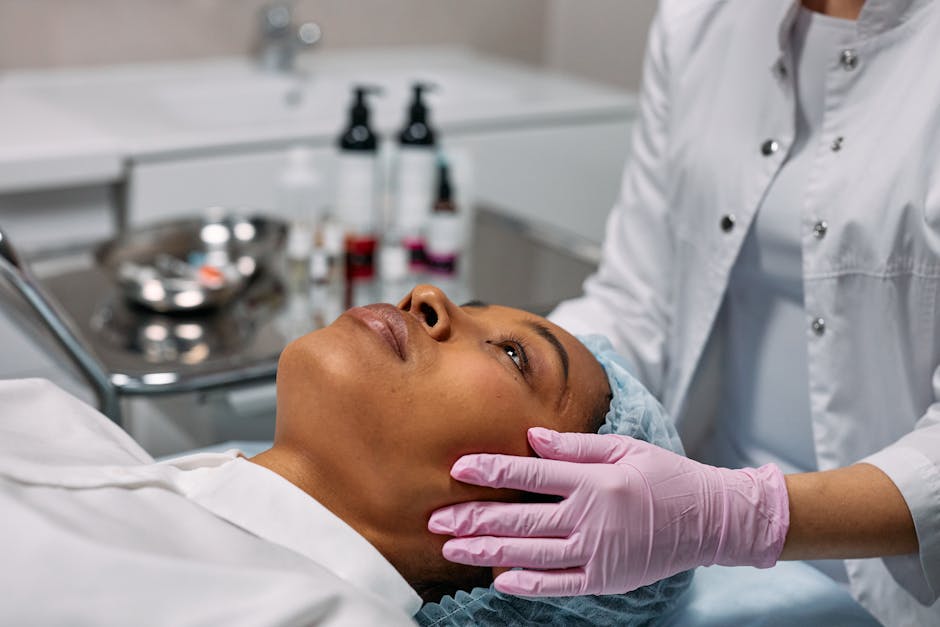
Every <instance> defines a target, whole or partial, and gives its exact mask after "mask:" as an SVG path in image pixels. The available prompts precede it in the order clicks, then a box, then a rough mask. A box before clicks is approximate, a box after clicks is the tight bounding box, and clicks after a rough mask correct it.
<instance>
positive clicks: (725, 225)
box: [721, 213, 734, 233]
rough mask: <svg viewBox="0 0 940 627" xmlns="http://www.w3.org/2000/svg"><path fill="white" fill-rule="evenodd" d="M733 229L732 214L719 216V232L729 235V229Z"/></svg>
mask: <svg viewBox="0 0 940 627" xmlns="http://www.w3.org/2000/svg"><path fill="white" fill-rule="evenodd" d="M733 228H734V214H733V213H726V214H725V215H723V216H721V230H722V231H724V232H725V233H730V232H731V229H733Z"/></svg>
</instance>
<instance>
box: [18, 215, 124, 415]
mask: <svg viewBox="0 0 940 627" xmlns="http://www.w3.org/2000/svg"><path fill="white" fill-rule="evenodd" d="M0 274H2V275H4V276H5V277H6V278H7V280H8V281H9V282H10V283H11V284H12V285H13V287H14V288H15V289H16V291H17V292H18V293H19V294H20V296H22V297H23V299H24V300H25V301H26V302H27V303H28V304H29V306H30V307H31V308H32V309H33V311H35V312H36V314H37V315H38V316H39V319H40V320H41V321H42V323H43V325H44V326H45V327H46V328H47V329H48V330H49V331H50V332H51V333H52V336H53V337H54V338H55V339H56V340H57V341H58V343H59V345H60V346H61V347H62V349H63V350H64V351H65V352H66V354H67V355H68V356H69V358H71V360H72V362H73V363H74V364H75V365H76V366H77V367H78V369H79V370H80V371H81V372H82V374H84V375H85V377H86V378H87V379H88V382H89V384H90V385H91V387H92V388H93V389H94V391H95V395H96V396H97V397H98V408H99V409H100V410H101V413H103V414H104V415H105V416H107V417H108V418H110V419H111V420H113V421H114V422H116V423H117V424H118V425H120V424H121V404H120V401H119V399H118V395H117V390H116V389H115V388H114V386H113V385H112V384H111V379H110V377H109V376H108V373H107V371H106V370H105V368H104V366H103V365H102V364H101V363H100V362H99V361H98V360H97V359H96V358H95V357H94V355H93V354H92V352H91V351H90V350H89V349H88V348H87V346H86V344H85V343H84V342H83V341H82V340H81V338H80V337H79V335H78V333H76V332H75V330H74V329H72V327H71V326H70V325H69V323H68V322H67V318H66V316H65V315H63V314H62V313H60V312H59V310H58V308H57V307H56V305H55V304H54V302H53V301H52V300H51V299H49V298H48V297H47V296H46V295H45V293H44V292H43V289H42V287H41V286H40V285H39V282H38V281H37V280H36V279H35V278H34V277H33V276H32V274H31V273H30V271H29V268H28V267H27V266H26V264H25V263H24V262H23V258H22V257H20V255H19V254H18V253H17V252H16V249H15V248H14V247H13V244H12V242H10V238H9V236H7V234H6V233H4V232H3V230H2V229H0Z"/></svg>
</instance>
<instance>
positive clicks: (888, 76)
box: [552, 0, 940, 625]
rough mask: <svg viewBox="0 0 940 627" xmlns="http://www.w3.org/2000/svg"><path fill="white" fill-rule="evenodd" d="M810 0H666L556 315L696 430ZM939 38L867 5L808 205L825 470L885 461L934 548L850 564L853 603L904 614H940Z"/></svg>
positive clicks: (900, 7) (922, 13) (815, 372)
mask: <svg viewBox="0 0 940 627" xmlns="http://www.w3.org/2000/svg"><path fill="white" fill-rule="evenodd" d="M797 8H798V5H796V4H793V3H790V2H784V1H776V2H768V1H763V2H755V1H754V0H725V1H720V0H664V1H663V2H661V4H660V8H659V13H658V15H657V17H656V19H655V20H654V24H653V26H652V29H651V32H650V39H649V47H648V51H647V59H646V65H645V72H644V82H643V89H642V97H641V103H640V117H639V120H638V123H637V125H636V127H635V130H634V134H633V138H632V156H631V159H630V161H629V162H628V164H627V167H626V169H625V172H624V178H623V186H622V191H621V195H620V198H619V201H618V203H617V205H616V206H615V208H614V210H613V211H612V213H611V214H610V217H609V219H608V223H607V236H606V240H605V243H604V252H603V260H602V262H601V265H600V268H599V269H598V271H597V273H596V274H595V275H593V276H592V277H590V278H589V279H588V280H587V281H586V283H585V286H584V296H583V297H581V298H578V299H575V300H573V301H569V302H566V303H564V304H562V305H561V306H560V307H559V308H558V309H557V310H556V311H555V313H554V314H553V315H552V318H553V320H554V321H555V322H557V323H559V324H561V325H562V326H564V327H567V328H568V329H569V330H572V331H574V332H578V333H589V332H600V333H604V334H606V335H608V336H610V337H611V339H612V341H613V342H614V344H615V345H616V346H617V348H618V349H619V350H621V351H623V353H624V354H625V355H626V356H627V357H629V358H630V359H631V360H632V361H633V363H634V364H635V365H636V367H637V370H638V372H639V374H640V377H641V379H642V380H643V382H644V383H645V384H646V385H647V386H648V387H649V388H650V389H651V390H652V391H653V392H654V393H655V394H657V395H658V396H659V397H660V399H661V400H662V401H663V403H664V405H665V406H666V408H667V409H668V410H669V411H670V412H671V413H672V414H673V415H674V416H676V419H677V422H678V424H679V427H680V430H681V431H682V432H683V436H684V437H688V438H690V439H691V440H694V439H695V438H696V437H700V436H701V434H702V432H703V429H704V428H705V427H706V426H707V424H706V423H707V421H708V420H709V419H710V417H709V414H710V410H711V409H712V408H711V407H709V406H708V404H707V402H706V400H707V394H702V391H703V390H706V391H707V390H708V389H709V388H710V387H711V388H714V387H715V386H714V385H711V386H709V385H708V384H707V379H708V378H709V377H713V376H714V375H715V374H716V373H717V372H719V370H718V369H716V368H713V367H712V366H711V364H712V363H714V362H712V361H711V360H712V359H713V358H714V357H715V355H716V354H717V351H718V349H720V347H721V344H722V342H721V338H722V336H723V334H725V333H733V332H734V329H725V328H721V325H718V324H716V323H717V322H718V321H720V320H722V317H721V316H719V309H720V306H721V303H722V300H723V295H724V291H725V287H726V284H727V281H728V277H729V272H730V270H731V268H732V265H733V263H734V261H735V258H736V256H737V254H738V250H739V248H740V246H741V243H742V241H743V240H744V236H745V234H746V232H747V230H748V227H749V225H750V223H751V221H752V219H753V217H754V213H755V211H756V209H757V207H758V206H759V205H760V202H761V200H762V198H763V196H764V194H765V192H766V190H767V189H768V186H769V185H770V183H771V181H772V179H773V177H774V176H775V175H776V173H777V172H778V171H779V170H780V167H781V165H782V164H783V162H784V160H785V158H786V155H787V151H788V149H789V146H790V144H791V142H792V140H793V137H794V133H795V124H796V122H795V119H794V102H795V100H794V94H793V83H792V72H790V71H789V69H788V68H789V65H788V64H789V63H790V61H791V60H790V57H789V51H788V45H789V39H790V38H789V37H788V32H789V28H790V25H791V24H792V21H793V19H794V18H795V16H796V13H797V11H796V9H797ZM938 42H940V2H938V1H931V0H868V1H867V2H866V3H865V6H864V9H863V11H862V14H861V16H860V17H859V20H858V22H857V36H856V38H855V41H854V42H853V43H852V44H851V45H850V47H847V48H845V49H844V50H838V49H836V50H833V51H832V58H831V62H830V63H829V65H828V67H827V79H826V86H825V90H826V104H825V109H826V110H825V113H824V120H823V132H822V134H821V138H820V140H819V143H818V145H817V146H815V147H814V148H812V147H808V148H806V150H811V149H812V150H814V151H815V163H814V166H813V167H814V169H813V172H814V174H813V175H812V176H811V178H810V183H809V186H808V188H807V191H806V195H805V202H804V204H803V206H802V207H799V210H800V211H801V218H800V219H801V224H802V227H801V232H802V235H801V237H802V242H801V243H802V250H803V277H804V281H803V286H804V304H805V311H806V314H805V321H806V322H805V324H806V334H805V341H806V343H807V350H808V361H809V390H807V394H808V395H809V402H810V408H811V412H812V421H813V425H812V426H813V438H814V443H815V447H816V457H817V462H818V466H819V468H820V469H829V468H836V467H841V466H846V465H849V464H852V463H854V462H857V461H859V460H862V459H865V460H866V461H868V462H869V463H872V464H875V465H876V466H878V467H879V468H881V469H882V470H883V471H884V472H886V473H887V474H888V476H890V477H891V479H892V480H893V481H894V482H895V483H896V484H897V486H898V488H899V489H900V491H901V493H902V494H903V496H904V498H905V500H906V502H907V504H908V506H909V507H910V509H911V513H912V515H913V518H914V523H915V526H916V529H917V535H918V539H919V542H920V555H919V556H903V557H895V558H886V559H869V560H848V561H847V562H846V568H847V571H848V574H849V578H850V586H851V589H852V592H853V595H854V596H855V597H856V598H857V599H858V600H859V601H860V602H861V603H862V604H863V605H864V606H865V607H867V608H868V609H869V610H870V611H871V612H872V613H873V614H874V615H875V616H876V617H878V618H879V619H880V620H881V621H883V622H885V623H886V624H891V625H913V624H938V625H940V604H935V605H933V606H932V607H925V606H924V605H922V603H925V604H933V603H934V601H935V600H936V599H937V597H938V594H940V368H938V366H940V45H938ZM710 339H711V341H709V340H710ZM712 383H713V382H712ZM915 599H916V600H915Z"/></svg>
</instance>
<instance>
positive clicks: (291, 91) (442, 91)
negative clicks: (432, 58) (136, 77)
mask: <svg viewBox="0 0 940 627" xmlns="http://www.w3.org/2000/svg"><path fill="white" fill-rule="evenodd" d="M416 81H421V82H426V83H430V84H432V85H435V86H436V89H434V90H432V91H431V92H430V93H429V94H428V96H427V103H428V105H429V106H430V107H431V109H432V115H433V111H434V110H436V109H438V108H440V107H444V108H450V107H456V108H457V109H458V110H459V109H464V108H466V107H468V106H469V107H473V106H479V105H483V104H486V103H497V102H506V101H507V100H508V99H518V98H520V97H521V96H522V91H521V90H514V89H512V88H509V87H502V88H498V87H496V86H495V85H494V83H495V81H492V80H485V79H483V78H481V77H475V76H472V75H468V74H464V73H463V72H459V71H458V72H454V71H451V72H440V71H438V72H433V71H431V72H428V71H419V70H415V71H402V70H397V71H388V70H385V69H379V70H373V71H371V72H370V71H362V70H360V71H359V72H357V73H352V72H350V73H343V75H342V76H339V75H329V74H324V73H321V74H318V75H316V76H313V77H292V76H283V75H271V74H262V73H259V72H254V71H249V72H243V73H232V74H229V75H226V76H223V77H215V78H211V79H209V80H206V81H198V82H194V81H185V82H184V81H180V82H174V83H171V84H162V85H159V86H156V87H154V96H155V101H156V104H157V106H159V107H160V108H162V109H164V110H165V111H166V113H167V114H168V115H169V116H170V117H172V118H174V119H176V120H178V121H179V122H181V123H183V124H185V125H187V126H199V127H216V128H218V127H226V126H228V127H244V126H255V125H284V124H303V123H304V122H305V121H312V120H314V119H317V120H320V121H322V120H324V119H327V120H334V119H337V120H338V119H340V118H342V117H345V115H346V111H347V110H348V107H349V102H350V97H351V96H350V94H351V93H352V89H353V87H355V86H356V85H370V86H374V87H378V89H379V92H380V93H379V94H378V95H377V96H376V97H375V99H374V100H372V102H371V104H372V105H373V109H374V110H375V111H377V114H376V115H377V116H378V117H379V118H380V119H383V120H384V119H387V118H388V117H389V116H392V115H393V116H394V120H395V121H397V122H398V123H400V122H401V121H402V120H403V119H404V115H405V111H406V108H407V106H408V103H409V102H410V101H411V85H412V84H413V83H414V82H416ZM389 121H391V120H389Z"/></svg>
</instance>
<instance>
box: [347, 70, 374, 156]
mask: <svg viewBox="0 0 940 627" xmlns="http://www.w3.org/2000/svg"><path fill="white" fill-rule="evenodd" d="M378 91H379V90H378V89H377V88H375V87H367V86H364V85H358V86H356V87H355V89H354V90H353V103H352V106H350V107H349V127H347V128H346V130H344V131H343V133H342V135H340V136H339V141H338V144H339V148H340V150H344V151H345V150H350V151H363V152H365V151H368V152H375V151H376V149H377V147H378V143H379V142H378V138H377V137H376V135H375V133H373V132H372V128H371V127H370V126H369V106H368V104H367V103H366V95H368V94H374V93H378Z"/></svg>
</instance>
